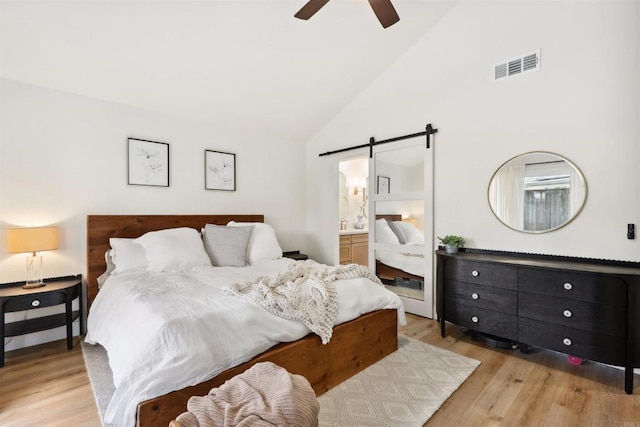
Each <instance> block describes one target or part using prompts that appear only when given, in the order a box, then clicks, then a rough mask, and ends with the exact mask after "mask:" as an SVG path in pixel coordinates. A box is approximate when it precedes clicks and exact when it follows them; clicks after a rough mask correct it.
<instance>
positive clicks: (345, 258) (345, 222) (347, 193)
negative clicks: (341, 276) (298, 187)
mask: <svg viewBox="0 0 640 427" xmlns="http://www.w3.org/2000/svg"><path fill="white" fill-rule="evenodd" d="M338 178H339V179H338V182H339V190H338V195H339V196H338V197H339V219H340V224H339V235H340V237H339V251H340V264H351V263H354V264H360V265H364V266H369V159H368V158H367V157H360V158H355V159H349V160H344V161H341V162H339V164H338Z"/></svg>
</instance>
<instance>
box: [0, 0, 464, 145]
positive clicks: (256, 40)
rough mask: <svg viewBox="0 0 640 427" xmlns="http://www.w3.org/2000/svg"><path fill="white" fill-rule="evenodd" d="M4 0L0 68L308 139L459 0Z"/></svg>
mask: <svg viewBox="0 0 640 427" xmlns="http://www.w3.org/2000/svg"><path fill="white" fill-rule="evenodd" d="M305 3H306V0H281V1H267V0H262V1H259V0H252V1H248V0H245V1H243V0H230V1H221V0H220V1H153V0H135V1H134V0H130V1H102V0H76V1H56V0H44V1H43V0H39V1H33V0H2V1H1V3H0V5H1V34H0V35H1V40H0V43H1V44H0V54H1V57H0V59H1V62H0V71H1V75H2V77H3V78H7V79H13V80H19V81H24V82H27V83H31V84H35V85H39V86H44V87H48V88H53V89H58V90H63V91H67V92H72V93H76V94H81V95H86V96H90V97H94V98H98V99H103V100H108V101H114V102H118V103H123V104H127V105H132V106H136V107H140V108H144V109H147V110H152V111H157V112H163V113H167V114H171V115H176V116H182V117H187V118H190V119H195V120H199V121H206V122H213V123H224V125H225V126H239V127H247V126H252V127H257V129H261V130H262V131H263V132H265V133H267V134H270V135H276V136H278V137H280V138H283V139H285V140H292V141H301V142H304V141H306V140H308V139H309V138H310V137H311V136H313V135H314V134H315V133H316V132H317V131H318V130H319V129H320V128H321V127H322V126H323V125H324V124H325V123H327V121H329V120H330V119H331V118H332V117H333V116H335V115H336V114H337V113H338V112H339V111H340V110H341V109H342V108H344V107H345V106H346V105H347V104H348V103H349V102H350V101H351V100H352V99H353V98H354V97H355V96H357V94H358V93H360V92H361V91H362V90H363V89H364V88H366V87H367V86H368V85H369V84H370V83H371V82H372V81H374V80H375V79H376V77H378V76H379V75H380V74H381V73H382V72H383V71H384V70H385V69H386V68H387V67H389V66H390V65H391V64H393V63H394V62H395V61H396V60H397V58H398V57H399V56H400V55H402V53H404V52H405V51H406V50H407V49H408V48H410V47H411V46H412V45H413V44H414V43H415V42H416V41H417V40H418V39H419V38H420V37H422V36H423V35H424V34H426V33H427V31H429V29H430V28H432V27H433V25H435V24H436V23H437V22H438V21H439V20H440V19H441V18H442V17H443V16H444V15H445V14H446V13H447V12H448V11H449V10H451V9H452V8H453V7H454V6H455V5H456V4H457V3H458V1H457V0H455V1H454V0H443V1H432V0H421V1H418V0H413V1H410V0H393V4H394V6H395V7H396V10H397V11H398V14H399V15H400V22H398V23H397V24H395V25H393V26H392V27H389V28H387V29H383V28H382V26H381V25H380V24H379V23H378V21H377V19H376V17H375V15H374V13H373V11H372V10H371V7H370V6H369V3H368V2H367V1H366V0H332V1H330V2H329V3H328V4H327V5H326V6H325V7H324V8H323V9H321V10H320V11H319V12H318V13H317V14H316V15H315V16H314V17H312V18H311V19H310V20H309V21H301V20H298V19H295V18H294V17H293V15H294V13H295V12H296V11H297V10H298V9H300V8H301V7H302V6H303V5H304V4H305Z"/></svg>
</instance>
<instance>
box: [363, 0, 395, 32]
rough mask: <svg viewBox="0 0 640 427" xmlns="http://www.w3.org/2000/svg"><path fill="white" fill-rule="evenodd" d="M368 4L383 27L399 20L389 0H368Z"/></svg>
mask: <svg viewBox="0 0 640 427" xmlns="http://www.w3.org/2000/svg"><path fill="white" fill-rule="evenodd" d="M369 4H370V5H371V8H372V9H373V12H374V13H375V14H376V16H377V17H378V21H380V23H381V24H382V27H383V28H387V27H390V26H392V25H393V24H395V23H396V22H398V21H399V20H400V17H399V16H398V13H397V12H396V9H395V8H394V7H393V5H392V4H391V0H369Z"/></svg>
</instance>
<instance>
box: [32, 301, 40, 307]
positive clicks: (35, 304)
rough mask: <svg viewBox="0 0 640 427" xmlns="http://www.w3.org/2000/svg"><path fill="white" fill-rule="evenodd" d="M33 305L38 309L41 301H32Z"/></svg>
mask: <svg viewBox="0 0 640 427" xmlns="http://www.w3.org/2000/svg"><path fill="white" fill-rule="evenodd" d="M31 305H32V306H33V307H37V306H39V305H40V301H39V300H37V299H34V300H33V301H31Z"/></svg>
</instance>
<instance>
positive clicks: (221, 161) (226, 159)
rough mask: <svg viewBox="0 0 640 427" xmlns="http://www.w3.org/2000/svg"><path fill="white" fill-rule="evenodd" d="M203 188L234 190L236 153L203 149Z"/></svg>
mask: <svg viewBox="0 0 640 427" xmlns="http://www.w3.org/2000/svg"><path fill="white" fill-rule="evenodd" d="M204 189H205V190H222V191H236V155H235V154H234V153H225V152H223V151H215V150H204Z"/></svg>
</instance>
